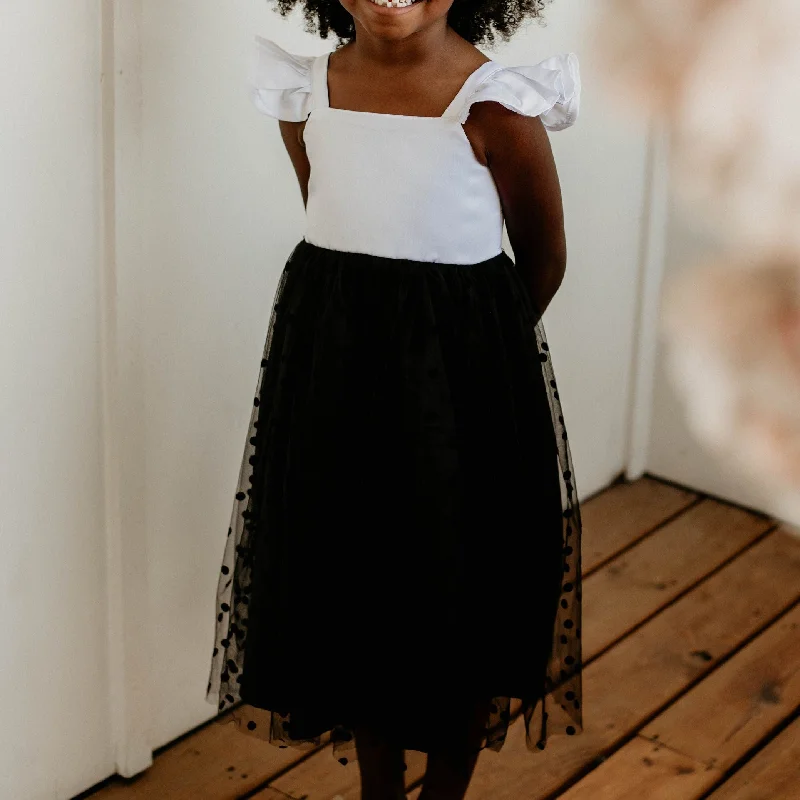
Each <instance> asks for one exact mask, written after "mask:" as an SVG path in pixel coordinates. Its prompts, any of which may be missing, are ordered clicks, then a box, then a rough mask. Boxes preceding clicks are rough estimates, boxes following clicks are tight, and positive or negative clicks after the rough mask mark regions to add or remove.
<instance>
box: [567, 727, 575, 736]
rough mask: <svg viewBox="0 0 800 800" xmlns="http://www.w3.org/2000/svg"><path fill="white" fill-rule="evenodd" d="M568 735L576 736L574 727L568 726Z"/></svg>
mask: <svg viewBox="0 0 800 800" xmlns="http://www.w3.org/2000/svg"><path fill="white" fill-rule="evenodd" d="M567 734H568V735H569V736H574V734H575V728H573V727H572V725H567Z"/></svg>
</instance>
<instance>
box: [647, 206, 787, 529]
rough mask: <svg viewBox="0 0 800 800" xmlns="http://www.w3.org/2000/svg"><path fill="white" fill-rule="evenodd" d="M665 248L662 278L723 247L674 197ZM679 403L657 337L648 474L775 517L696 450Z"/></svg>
mask: <svg viewBox="0 0 800 800" xmlns="http://www.w3.org/2000/svg"><path fill="white" fill-rule="evenodd" d="M666 243H667V246H666V251H665V257H664V275H665V276H667V277H670V276H675V275H678V274H680V272H681V270H683V269H686V268H691V267H692V266H693V265H694V264H696V263H697V262H698V261H700V260H702V259H705V258H709V257H710V256H712V255H714V254H719V253H721V252H722V245H721V244H720V243H719V242H718V241H717V240H716V239H715V237H714V235H713V232H712V231H711V230H710V229H709V228H708V227H706V226H704V225H702V224H700V223H699V222H698V221H697V220H696V219H694V218H693V216H692V215H691V214H690V213H689V212H688V211H687V210H686V209H685V208H684V206H683V204H682V203H680V202H678V201H677V200H676V199H674V197H673V198H671V199H670V201H669V206H668V217H667V230H666ZM683 403H684V401H683V398H682V397H680V396H679V395H678V394H677V392H676V391H675V388H674V386H673V384H672V381H671V379H670V376H669V374H668V373H667V371H666V362H665V357H664V340H663V335H661V336H659V346H658V349H657V352H656V363H655V381H654V392H653V405H652V418H651V420H652V421H651V430H650V448H649V456H648V463H647V469H648V471H649V472H650V473H652V474H653V475H657V476H659V477H662V478H666V479H668V480H672V481H676V482H678V483H682V484H685V485H686V486H691V487H692V488H694V489H697V490H699V491H703V492H707V493H708V494H710V495H713V496H716V497H720V498H722V499H724V500H728V501H730V502H733V503H738V504H740V505H743V506H747V507H750V508H753V509H756V510H758V511H761V512H763V513H769V514H773V515H775V516H777V517H780V516H781V512H782V509H781V508H779V507H778V504H777V502H776V500H775V499H774V498H770V497H769V496H768V495H767V494H766V492H764V491H762V490H761V489H760V488H759V487H757V486H756V485H755V484H754V483H753V482H752V481H750V480H748V479H746V478H745V477H744V476H742V475H741V474H740V473H739V472H737V471H736V470H734V468H733V467H732V466H731V465H728V464H726V462H725V461H724V460H723V459H721V458H719V457H718V456H716V455H715V454H714V453H712V452H711V451H710V450H709V449H708V448H707V447H706V446H705V445H703V444H701V442H700V441H699V440H698V438H697V436H696V435H695V433H694V432H693V431H692V430H691V429H690V428H689V426H688V424H687V421H686V413H685V409H684V405H683ZM792 521H793V522H800V521H796V520H792Z"/></svg>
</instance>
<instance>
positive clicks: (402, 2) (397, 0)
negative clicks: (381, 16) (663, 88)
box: [372, 0, 415, 8]
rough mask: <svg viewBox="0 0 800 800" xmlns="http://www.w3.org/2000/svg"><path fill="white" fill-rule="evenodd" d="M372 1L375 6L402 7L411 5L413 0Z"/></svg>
mask: <svg viewBox="0 0 800 800" xmlns="http://www.w3.org/2000/svg"><path fill="white" fill-rule="evenodd" d="M372 2H373V3H375V5H376V6H384V7H385V8H403V7H405V6H410V5H413V4H414V2H415V0H372Z"/></svg>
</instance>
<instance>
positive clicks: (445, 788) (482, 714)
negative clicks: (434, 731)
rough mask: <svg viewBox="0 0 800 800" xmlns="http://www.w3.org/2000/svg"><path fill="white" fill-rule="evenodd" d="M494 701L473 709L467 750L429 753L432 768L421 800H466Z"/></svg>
mask: <svg viewBox="0 0 800 800" xmlns="http://www.w3.org/2000/svg"><path fill="white" fill-rule="evenodd" d="M490 703H491V700H485V701H481V702H479V703H477V704H475V706H474V708H473V709H472V712H471V715H470V718H469V721H468V729H467V736H466V746H464V743H462V745H461V746H453V747H442V748H441V749H436V750H431V751H430V752H429V753H428V765H427V769H426V771H425V778H424V780H423V783H422V792H421V793H420V795H419V800H462V798H463V797H464V796H465V795H466V793H467V788H468V786H469V782H470V780H471V779H472V774H473V772H474V771H475V766H476V764H477V763H478V756H479V755H480V747H481V739H482V737H483V733H484V730H485V725H486V720H487V719H488V715H489V704H490Z"/></svg>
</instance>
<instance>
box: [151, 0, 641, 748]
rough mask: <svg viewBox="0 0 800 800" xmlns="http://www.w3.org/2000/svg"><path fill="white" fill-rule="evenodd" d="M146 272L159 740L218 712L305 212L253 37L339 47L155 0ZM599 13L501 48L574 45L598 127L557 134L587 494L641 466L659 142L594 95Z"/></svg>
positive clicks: (556, 17)
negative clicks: (647, 194)
mask: <svg viewBox="0 0 800 800" xmlns="http://www.w3.org/2000/svg"><path fill="white" fill-rule="evenodd" d="M143 2H144V25H143V35H142V59H143V73H142V75H143V79H142V95H143V131H144V145H143V165H144V173H143V174H144V181H143V200H144V202H143V205H144V208H145V209H146V217H145V219H144V231H145V241H146V243H147V245H146V246H147V251H146V257H145V258H144V259H143V261H142V265H141V268H142V273H141V274H142V281H143V287H144V288H143V290H142V296H143V297H144V298H146V301H145V302H146V304H145V306H144V309H143V314H144V319H145V324H144V325H143V331H144V335H145V337H146V339H145V342H144V356H143V364H144V369H145V386H146V402H145V408H146V411H147V420H146V431H147V433H146V440H145V441H144V442H143V447H144V448H145V450H146V453H147V483H146V492H145V494H146V501H145V502H146V517H147V520H148V525H147V530H148V541H147V549H148V559H149V563H150V565H151V573H150V581H151V587H152V594H151V601H152V606H153V609H154V620H153V626H154V627H153V631H152V633H153V636H154V640H153V643H152V654H153V667H154V669H155V671H156V677H157V682H156V683H155V684H154V687H153V691H154V695H153V697H154V703H153V705H154V714H155V718H154V735H153V745H154V746H157V745H160V744H162V743H164V742H166V741H168V740H170V739H172V738H173V737H175V736H177V735H179V734H181V733H183V732H184V731H186V730H187V729H188V728H189V727H191V726H192V725H194V724H197V723H199V722H200V721H202V720H203V719H205V718H207V717H208V716H209V715H210V714H212V713H213V710H212V709H211V707H210V706H208V704H206V703H205V702H204V700H203V694H204V689H205V682H206V678H207V669H208V659H209V656H210V649H211V646H212V644H213V630H212V628H213V622H214V593H215V589H216V580H217V574H218V569H219V564H220V559H221V557H222V548H223V545H224V539H225V531H226V529H227V524H228V517H229V513H230V507H231V502H232V499H233V492H234V490H235V482H236V479H237V475H238V469H239V463H240V459H241V454H242V448H243V445H244V437H245V433H246V425H247V422H248V419H249V414H250V410H251V409H250V403H251V398H252V393H253V389H254V387H255V381H256V377H257V372H258V362H259V359H260V354H261V348H262V347H263V343H264V336H265V334H266V328H267V320H268V315H269V311H270V308H271V303H272V298H273V293H274V289H275V286H276V284H277V280H278V275H279V273H280V270H281V269H282V267H283V263H284V261H285V259H286V257H287V256H288V254H289V252H290V250H291V248H292V247H293V245H294V244H295V243H296V242H297V241H298V240H299V239H300V238H301V236H302V231H303V206H302V201H301V199H300V192H299V189H298V187H297V185H296V180H295V177H294V173H293V171H292V168H291V165H290V163H289V160H288V158H287V157H286V155H285V153H284V151H283V147H282V144H281V142H280V137H279V134H278V127H277V123H276V122H275V121H274V120H270V119H268V118H266V117H262V116H259V115H258V114H257V113H256V112H255V110H254V109H253V108H251V106H250V103H249V98H248V94H247V86H246V81H247V78H248V74H249V72H248V71H249V64H250V43H251V39H252V35H253V34H254V33H255V32H260V33H262V34H264V35H266V36H268V37H272V38H274V39H276V40H277V41H279V42H280V43H281V44H282V45H283V46H284V47H286V48H287V49H289V50H294V51H295V52H301V53H307V54H317V53H321V52H323V51H324V50H327V49H330V47H331V45H330V44H329V43H325V42H322V41H319V40H316V39H314V38H312V37H310V36H308V35H306V34H304V33H303V32H302V26H301V23H300V22H299V21H298V19H296V18H295V19H294V20H291V21H288V22H287V21H284V20H282V19H281V18H280V17H279V16H278V15H277V14H275V13H274V12H273V11H271V9H270V7H269V6H268V4H266V3H261V2H253V0H235V1H234V2H229V3H226V4H225V5H224V7H222V6H220V5H219V3H217V2H211V0H170V1H169V2H165V0H143ZM585 14H586V6H585V4H581V5H578V4H570V3H560V4H555V5H553V6H552V7H550V8H549V9H548V19H549V24H548V26H547V27H545V28H541V27H539V26H538V25H535V24H533V25H530V26H529V27H528V28H527V30H526V31H525V32H524V33H523V34H521V35H520V36H519V38H518V39H516V40H515V41H514V43H513V44H512V45H510V46H506V47H505V48H503V49H498V50H497V51H495V52H493V53H492V55H493V57H495V58H497V59H498V60H504V61H506V63H509V64H514V63H517V64H519V63H526V62H528V63H531V62H535V61H537V60H539V59H541V58H544V57H546V56H548V55H550V54H551V53H554V52H558V51H562V50H575V51H577V52H578V53H579V55H581V57H582V60H583V73H584V106H583V117H582V119H581V121H580V122H579V124H578V125H577V126H576V127H575V128H573V129H572V130H570V131H568V132H564V133H558V134H554V135H553V137H552V142H553V147H554V150H555V153H556V158H557V161H558V166H559V171H560V175H561V181H562V187H563V193H564V199H565V208H566V217H567V231H568V240H569V244H568V247H569V266H568V272H567V277H566V279H565V282H564V284H563V285H562V287H561V290H560V292H559V294H558V295H557V297H556V299H555V300H554V302H553V304H552V306H551V308H550V309H548V311H547V314H546V315H545V324H546V326H547V331H548V335H549V338H550V341H551V345H552V351H553V353H554V360H555V368H556V374H557V377H558V379H559V383H560V389H561V394H562V398H563V401H564V406H565V415H566V419H567V424H568V426H569V430H570V438H571V441H572V446H573V455H574V457H575V461H576V472H577V475H578V488H579V491H580V492H581V494H583V495H586V494H587V493H589V492H593V491H596V490H598V489H600V488H602V487H603V486H604V485H606V484H607V483H608V481H609V480H611V479H612V478H613V477H614V476H615V475H616V474H618V473H619V472H620V471H622V469H623V468H624V466H625V457H626V453H625V446H626V425H627V415H628V394H629V387H630V364H631V348H632V336H633V326H634V307H635V293H636V273H637V268H638V259H639V239H640V229H641V216H642V197H643V191H644V188H643V187H644V173H645V160H646V136H645V134H644V132H643V131H640V130H639V131H637V130H631V128H630V126H629V125H627V124H624V123H619V124H618V123H617V122H616V121H615V119H614V114H613V112H609V111H608V110H607V108H606V102H605V101H604V99H603V98H601V97H600V96H599V95H598V93H597V92H596V91H595V89H594V81H593V75H594V74H596V71H597V68H596V67H595V66H594V65H593V64H592V63H590V61H589V59H588V57H585V56H584V55H583V51H584V45H583V43H584V39H585V34H584V27H585V25H586V18H585Z"/></svg>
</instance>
